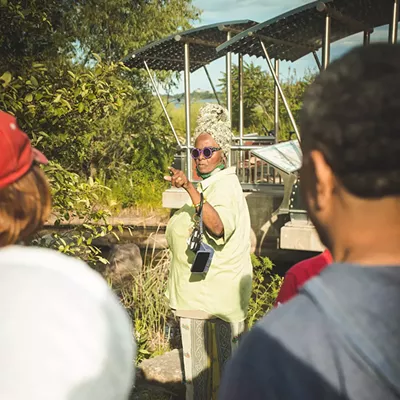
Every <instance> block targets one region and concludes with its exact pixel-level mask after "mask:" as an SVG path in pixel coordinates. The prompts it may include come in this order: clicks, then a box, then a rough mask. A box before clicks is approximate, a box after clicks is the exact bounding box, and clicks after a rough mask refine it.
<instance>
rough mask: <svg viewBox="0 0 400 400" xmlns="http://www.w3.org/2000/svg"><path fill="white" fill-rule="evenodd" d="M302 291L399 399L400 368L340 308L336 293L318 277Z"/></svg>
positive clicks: (353, 350) (348, 346) (354, 352)
mask: <svg viewBox="0 0 400 400" xmlns="http://www.w3.org/2000/svg"><path fill="white" fill-rule="evenodd" d="M302 291H303V292H306V293H307V294H308V295H309V296H310V297H311V298H312V299H313V300H314V302H315V303H316V304H317V305H318V306H319V307H320V309H321V310H322V311H323V312H324V314H325V315H326V316H327V317H328V318H329V319H330V320H331V322H333V323H334V325H335V328H336V329H337V330H338V332H339V337H340V339H341V340H342V342H343V343H344V345H346V347H347V348H348V349H349V350H350V351H352V353H353V354H355V355H356V356H357V358H358V359H359V360H360V361H361V362H362V363H363V364H364V366H365V367H367V368H368V369H369V370H370V371H371V372H373V373H374V374H375V375H377V376H378V377H379V378H380V379H381V380H382V381H383V382H384V383H385V384H386V385H388V386H389V387H391V389H392V390H393V391H394V392H395V393H396V394H397V395H400V364H399V363H398V362H397V361H393V360H389V359H387V357H385V356H384V354H383V353H382V352H381V351H380V349H379V348H378V346H376V344H375V343H374V342H372V341H371V340H370V339H369V338H368V337H367V336H366V335H365V334H364V333H363V332H362V330H361V329H360V328H359V327H358V326H357V321H356V320H355V318H354V317H353V316H351V315H349V314H347V313H346V311H345V310H344V309H343V308H342V307H341V305H340V304H339V302H338V301H337V300H336V298H335V295H334V293H333V292H332V291H331V290H329V288H328V287H327V286H326V285H324V283H323V281H322V279H321V278H320V277H319V276H317V277H315V278H313V279H311V280H309V281H308V282H307V283H306V284H305V285H304V286H303V288H302Z"/></svg>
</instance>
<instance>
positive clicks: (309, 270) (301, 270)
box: [275, 250, 332, 307]
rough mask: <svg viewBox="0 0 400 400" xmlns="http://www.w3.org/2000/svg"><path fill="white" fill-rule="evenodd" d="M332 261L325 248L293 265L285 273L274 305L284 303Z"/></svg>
mask: <svg viewBox="0 0 400 400" xmlns="http://www.w3.org/2000/svg"><path fill="white" fill-rule="evenodd" d="M331 263H332V256H331V253H330V252H329V250H325V251H324V252H322V253H321V254H318V255H317V256H315V257H311V258H307V259H306V260H303V261H300V262H298V263H297V264H295V265H293V267H291V268H290V269H289V270H288V271H287V272H286V274H285V278H284V280H283V283H282V286H281V288H280V290H279V293H278V296H277V298H276V301H275V307H278V306H279V305H281V304H283V303H286V302H287V301H289V300H290V299H291V298H292V297H294V296H296V294H297V293H299V290H300V289H301V288H302V286H303V285H304V284H305V283H306V282H307V281H308V280H309V279H311V278H313V277H314V276H316V275H319V274H320V273H321V271H322V270H323V269H324V268H326V267H327V266H328V265H329V264H331Z"/></svg>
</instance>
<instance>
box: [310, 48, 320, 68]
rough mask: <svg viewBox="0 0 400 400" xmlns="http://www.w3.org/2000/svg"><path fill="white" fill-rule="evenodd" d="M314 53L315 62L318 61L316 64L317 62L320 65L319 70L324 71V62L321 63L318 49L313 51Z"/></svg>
mask: <svg viewBox="0 0 400 400" xmlns="http://www.w3.org/2000/svg"><path fill="white" fill-rule="evenodd" d="M312 55H313V56H314V60H315V62H316V64H317V67H318V69H319V71H322V64H321V61H320V59H319V57H318V54H317V52H316V51H313V52H312Z"/></svg>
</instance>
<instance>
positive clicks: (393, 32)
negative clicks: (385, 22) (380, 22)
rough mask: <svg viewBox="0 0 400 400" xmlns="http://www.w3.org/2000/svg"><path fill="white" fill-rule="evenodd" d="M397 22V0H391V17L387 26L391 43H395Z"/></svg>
mask: <svg viewBox="0 0 400 400" xmlns="http://www.w3.org/2000/svg"><path fill="white" fill-rule="evenodd" d="M398 23H399V0H393V19H392V23H391V24H390V28H389V35H390V36H389V42H390V43H391V44H396V43H397V30H398Z"/></svg>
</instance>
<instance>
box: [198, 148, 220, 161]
mask: <svg viewBox="0 0 400 400" xmlns="http://www.w3.org/2000/svg"><path fill="white" fill-rule="evenodd" d="M217 150H219V148H215V147H204V149H196V148H194V149H192V157H193V158H194V159H195V160H196V159H197V158H199V157H200V155H201V153H203V156H204V158H210V157H211V156H212V155H213V153H214V151H217Z"/></svg>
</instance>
